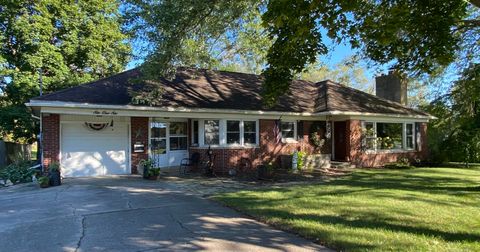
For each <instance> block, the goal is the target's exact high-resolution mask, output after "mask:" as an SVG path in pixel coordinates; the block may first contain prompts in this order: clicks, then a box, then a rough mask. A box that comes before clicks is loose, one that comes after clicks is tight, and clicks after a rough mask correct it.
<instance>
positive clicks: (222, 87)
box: [32, 68, 427, 116]
mask: <svg viewBox="0 0 480 252" xmlns="http://www.w3.org/2000/svg"><path fill="white" fill-rule="evenodd" d="M139 77H141V71H140V70H139V69H132V70H129V71H125V72H123V73H120V74H116V75H113V76H111V77H108V78H104V79H100V80H98V81H94V82H91V83H87V84H84V85H80V86H76V87H72V88H68V89H65V90H61V91H58V92H54V93H51V94H47V95H44V96H41V97H36V98H34V99H32V100H35V101H62V102H74V103H86V104H104V105H138V103H136V102H134V100H135V99H134V98H135V97H138V95H139V94H140V95H141V94H146V95H148V94H151V93H152V90H156V89H158V87H160V88H161V89H160V90H162V94H161V96H157V97H156V98H153V99H152V98H150V100H152V101H154V106H155V107H184V108H212V109H237V110H264V111H282V112H309V113H315V112H326V111H348V112H368V113H382V114H401V115H421V116H426V115H427V114H426V113H423V112H420V111H417V110H414V109H411V108H408V107H405V106H402V105H400V104H398V103H395V102H390V101H388V100H385V99H381V98H379V97H376V96H374V95H371V94H367V93H364V92H362V91H359V90H356V89H353V88H349V87H346V86H344V85H341V84H337V83H334V82H331V81H322V82H318V83H313V82H309V81H302V80H295V81H293V82H292V84H291V86H290V89H289V91H288V92H286V94H285V95H283V96H281V97H280V98H279V99H278V103H277V105H275V106H273V107H270V108H267V107H265V106H264V105H263V104H262V100H261V93H262V81H263V78H262V76H259V75H254V74H245V73H235V72H226V71H212V70H203V69H191V68H181V69H179V70H178V71H177V73H176V76H175V78H174V79H173V80H167V79H161V80H160V81H157V82H153V81H139V80H140V79H139ZM142 106H145V105H142Z"/></svg>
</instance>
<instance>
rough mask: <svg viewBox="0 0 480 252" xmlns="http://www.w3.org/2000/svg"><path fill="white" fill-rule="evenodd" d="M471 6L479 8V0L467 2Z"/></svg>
mask: <svg viewBox="0 0 480 252" xmlns="http://www.w3.org/2000/svg"><path fill="white" fill-rule="evenodd" d="M468 2H470V3H471V4H472V5H473V6H475V7H477V8H480V0H468Z"/></svg>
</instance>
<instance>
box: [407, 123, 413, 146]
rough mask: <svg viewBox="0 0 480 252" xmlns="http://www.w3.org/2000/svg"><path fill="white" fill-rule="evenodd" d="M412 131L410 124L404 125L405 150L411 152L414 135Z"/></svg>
mask: <svg viewBox="0 0 480 252" xmlns="http://www.w3.org/2000/svg"><path fill="white" fill-rule="evenodd" d="M413 132H414V130H413V124H412V123H407V124H405V135H406V140H405V145H406V148H407V149H409V150H413V149H414V146H415V145H414V144H415V143H414V140H413V139H414V137H413V136H414V134H413Z"/></svg>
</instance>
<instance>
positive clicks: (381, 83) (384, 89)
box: [375, 70, 407, 105]
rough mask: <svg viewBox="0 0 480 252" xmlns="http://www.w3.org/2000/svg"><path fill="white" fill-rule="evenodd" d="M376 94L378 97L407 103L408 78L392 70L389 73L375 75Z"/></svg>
mask: <svg viewBox="0 0 480 252" xmlns="http://www.w3.org/2000/svg"><path fill="white" fill-rule="evenodd" d="M375 94H376V95H377V96H378V97H381V98H384V99H387V100H390V101H394V102H398V103H400V104H403V105H407V79H406V78H405V77H403V76H402V75H401V74H399V73H398V72H396V71H394V70H391V71H389V72H388V75H385V74H382V75H381V76H377V77H375Z"/></svg>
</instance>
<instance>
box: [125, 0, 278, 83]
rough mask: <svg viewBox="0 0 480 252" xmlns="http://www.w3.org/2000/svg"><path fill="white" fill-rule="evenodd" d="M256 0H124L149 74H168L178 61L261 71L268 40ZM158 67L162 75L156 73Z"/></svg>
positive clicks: (177, 64)
mask: <svg viewBox="0 0 480 252" xmlns="http://www.w3.org/2000/svg"><path fill="white" fill-rule="evenodd" d="M260 4H261V3H259V2H258V1H255V0H240V1H237V0H225V1H190V0H165V1H152V0H127V1H126V3H125V13H126V19H127V23H128V26H129V27H130V31H131V32H132V33H134V34H136V36H137V38H138V39H139V41H141V42H144V41H147V43H141V44H143V45H144V48H143V50H142V51H147V52H148V53H147V56H146V58H145V61H146V63H147V64H144V66H143V68H142V69H143V70H144V71H145V73H146V74H147V76H148V77H149V78H159V77H161V76H167V77H168V76H172V74H173V73H174V71H175V69H176V67H177V66H195V67H203V68H217V69H226V70H241V71H247V72H256V73H259V72H260V71H261V70H262V67H263V65H264V64H265V54H266V51H267V49H268V47H269V46H270V44H271V41H270V40H268V38H267V37H266V35H265V34H264V29H263V27H262V21H261V15H260V9H259V6H260ZM159 71H160V72H161V75H159V74H158V73H159Z"/></svg>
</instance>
